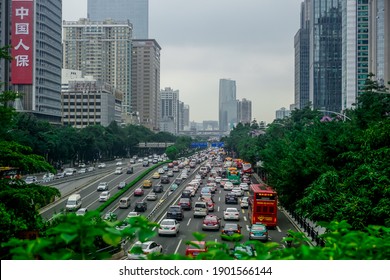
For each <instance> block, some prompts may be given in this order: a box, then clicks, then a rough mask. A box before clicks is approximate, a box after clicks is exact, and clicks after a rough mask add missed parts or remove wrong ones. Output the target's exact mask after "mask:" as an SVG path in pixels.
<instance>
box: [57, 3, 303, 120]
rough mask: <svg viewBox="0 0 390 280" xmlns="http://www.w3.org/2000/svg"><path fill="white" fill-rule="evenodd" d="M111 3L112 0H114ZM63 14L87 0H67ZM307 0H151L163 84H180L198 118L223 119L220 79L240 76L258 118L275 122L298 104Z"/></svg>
mask: <svg viewBox="0 0 390 280" xmlns="http://www.w3.org/2000/svg"><path fill="white" fill-rule="evenodd" d="M107 1H109V0H107ZM62 2H63V20H78V19H79V18H82V17H84V18H85V17H87V0H63V1H62ZM301 2H302V0H149V38H150V39H156V41H157V42H158V43H159V45H160V46H161V48H162V50H161V73H160V87H161V89H163V88H165V87H171V88H172V89H174V90H179V92H180V95H179V96H180V100H181V101H183V102H184V103H185V104H188V105H189V106H190V120H191V121H196V122H202V121H203V120H218V94H219V92H218V90H219V89H218V87H219V80H220V79H232V80H235V81H236V86H237V99H240V100H241V99H242V98H246V99H249V100H251V101H252V118H255V119H256V120H257V121H262V120H263V121H265V122H267V123H270V122H272V121H273V120H274V118H275V111H276V110H278V109H280V108H281V107H286V108H287V109H289V106H290V104H292V103H294V35H295V33H296V32H297V31H298V28H299V13H300V3H301Z"/></svg>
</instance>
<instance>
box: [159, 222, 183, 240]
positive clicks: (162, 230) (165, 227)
mask: <svg viewBox="0 0 390 280" xmlns="http://www.w3.org/2000/svg"><path fill="white" fill-rule="evenodd" d="M179 230H180V223H179V222H178V221H176V220H175V219H164V220H162V221H161V223H160V227H159V228H158V235H160V236H161V235H174V236H177V234H178V233H179Z"/></svg>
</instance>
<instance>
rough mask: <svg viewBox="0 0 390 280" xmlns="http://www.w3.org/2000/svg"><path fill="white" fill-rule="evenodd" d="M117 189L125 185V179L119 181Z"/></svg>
mask: <svg viewBox="0 0 390 280" xmlns="http://www.w3.org/2000/svg"><path fill="white" fill-rule="evenodd" d="M117 187H118V189H120V190H121V189H123V188H124V187H126V182H125V181H122V182H119V184H118V186H117Z"/></svg>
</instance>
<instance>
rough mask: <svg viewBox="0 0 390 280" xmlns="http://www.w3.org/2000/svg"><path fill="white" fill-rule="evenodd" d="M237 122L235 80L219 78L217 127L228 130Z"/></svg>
mask: <svg viewBox="0 0 390 280" xmlns="http://www.w3.org/2000/svg"><path fill="white" fill-rule="evenodd" d="M236 123H237V100H236V81H233V80H230V79H220V80H219V129H220V130H222V131H230V130H231V129H232V128H233V126H234V125H235V124H236Z"/></svg>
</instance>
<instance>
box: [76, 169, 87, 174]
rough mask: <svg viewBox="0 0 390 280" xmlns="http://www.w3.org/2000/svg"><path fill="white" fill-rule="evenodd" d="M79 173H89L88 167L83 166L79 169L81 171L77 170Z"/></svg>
mask: <svg viewBox="0 0 390 280" xmlns="http://www.w3.org/2000/svg"><path fill="white" fill-rule="evenodd" d="M77 173H79V174H84V173H87V169H86V168H81V169H79V171H77Z"/></svg>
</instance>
